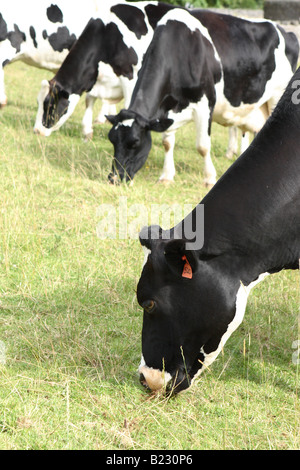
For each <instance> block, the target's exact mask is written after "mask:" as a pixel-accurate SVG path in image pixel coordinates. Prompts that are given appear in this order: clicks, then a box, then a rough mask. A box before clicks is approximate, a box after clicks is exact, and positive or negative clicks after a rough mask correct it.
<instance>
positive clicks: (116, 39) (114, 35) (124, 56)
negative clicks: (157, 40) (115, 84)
mask: <svg viewBox="0 0 300 470" xmlns="http://www.w3.org/2000/svg"><path fill="white" fill-rule="evenodd" d="M105 45H106V50H107V57H106V60H104V62H106V63H108V64H109V65H110V66H111V67H112V68H113V70H114V72H115V74H116V75H117V76H120V75H123V76H124V77H127V78H129V80H131V79H132V78H133V65H137V63H138V56H137V54H136V52H135V50H134V49H133V48H132V47H127V46H126V44H125V43H124V41H123V35H122V34H121V33H120V31H119V29H118V27H117V25H116V24H115V23H109V24H108V25H107V26H106V30H105Z"/></svg>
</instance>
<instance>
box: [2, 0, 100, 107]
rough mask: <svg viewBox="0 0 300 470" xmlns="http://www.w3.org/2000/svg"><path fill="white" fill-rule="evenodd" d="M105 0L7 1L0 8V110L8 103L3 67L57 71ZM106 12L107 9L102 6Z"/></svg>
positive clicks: (98, 12) (97, 14)
mask: <svg viewBox="0 0 300 470" xmlns="http://www.w3.org/2000/svg"><path fill="white" fill-rule="evenodd" d="M106 3H107V2H105V1H104V0H86V1H85V2H84V5H82V4H81V3H80V2H70V1H69V0H53V1H49V0H39V1H36V0H26V1H24V0H10V1H8V2H2V3H1V7H0V107H2V106H5V105H6V103H7V96H6V93H5V89H4V67H5V66H6V65H7V64H9V63H11V62H15V61H16V60H22V61H23V62H25V63H27V64H29V65H33V66H35V67H39V68H44V69H48V70H51V71H57V70H58V69H59V67H60V65H61V64H62V62H63V60H64V58H65V57H66V55H67V54H68V53H69V51H70V49H71V47H72V45H73V44H74V42H75V40H76V39H77V38H78V37H79V35H80V34H81V32H82V31H83V29H84V27H85V25H86V24H87V22H88V21H89V19H90V18H93V17H97V16H99V14H100V11H101V9H102V8H103V5H104V4H106ZM105 9H107V6H106V7H105Z"/></svg>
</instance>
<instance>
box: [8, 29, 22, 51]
mask: <svg viewBox="0 0 300 470" xmlns="http://www.w3.org/2000/svg"><path fill="white" fill-rule="evenodd" d="M7 37H8V39H9V40H10V43H11V45H12V47H14V48H15V49H16V52H20V50H21V44H22V42H24V41H26V35H25V33H23V32H22V31H20V29H19V27H18V26H17V25H16V24H14V31H10V32H9V33H8V34H7Z"/></svg>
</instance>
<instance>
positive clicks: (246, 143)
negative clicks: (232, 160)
mask: <svg viewBox="0 0 300 470" xmlns="http://www.w3.org/2000/svg"><path fill="white" fill-rule="evenodd" d="M249 141H250V133H249V132H243V134H242V139H241V154H242V153H244V152H245V150H247V148H248V147H249Z"/></svg>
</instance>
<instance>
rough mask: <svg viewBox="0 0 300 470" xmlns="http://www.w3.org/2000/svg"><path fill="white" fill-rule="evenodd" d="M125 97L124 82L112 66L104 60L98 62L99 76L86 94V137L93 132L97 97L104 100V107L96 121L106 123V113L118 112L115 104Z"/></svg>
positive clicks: (84, 124)
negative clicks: (122, 82)
mask: <svg viewBox="0 0 300 470" xmlns="http://www.w3.org/2000/svg"><path fill="white" fill-rule="evenodd" d="M122 98H123V90H122V84H121V80H120V78H119V77H117V76H116V74H115V73H114V71H113V69H112V67H111V66H110V65H108V64H104V63H103V62H99V64H98V77H97V81H96V83H95V85H94V86H93V88H92V89H91V91H89V92H88V93H87V94H86V100H85V104H86V110H85V113H84V116H83V119H82V128H83V135H84V136H85V137H88V136H91V135H92V134H93V108H94V104H95V101H96V100H97V99H101V100H102V108H101V111H100V113H99V115H98V118H97V120H96V122H97V123H98V124H104V123H105V122H106V117H105V115H115V114H117V111H116V108H115V105H116V104H117V103H119V101H121V99H122Z"/></svg>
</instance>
